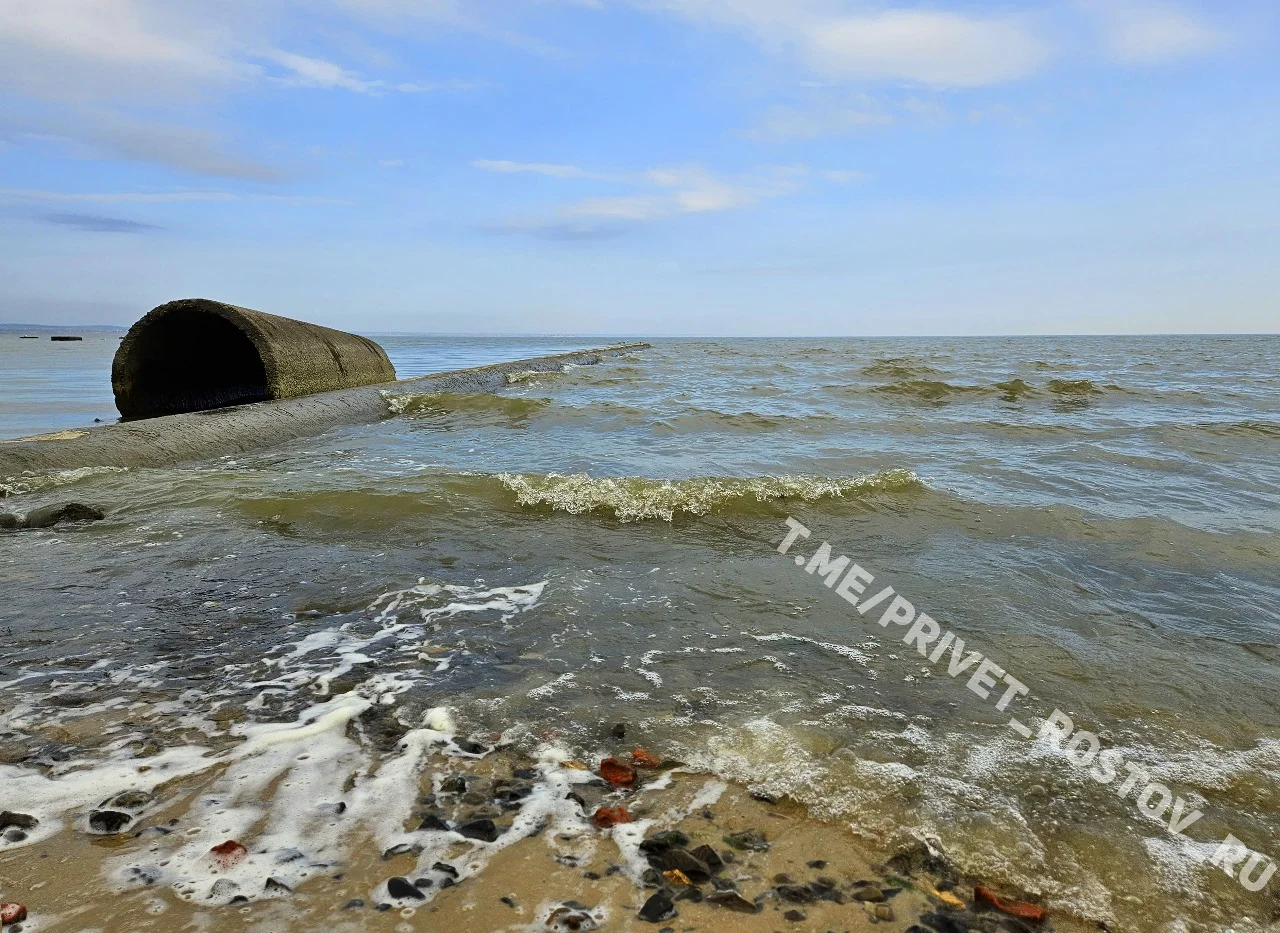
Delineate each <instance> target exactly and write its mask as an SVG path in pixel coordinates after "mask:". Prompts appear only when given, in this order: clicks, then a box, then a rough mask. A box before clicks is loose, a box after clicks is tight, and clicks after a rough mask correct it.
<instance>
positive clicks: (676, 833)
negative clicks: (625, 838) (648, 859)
mask: <svg viewBox="0 0 1280 933" xmlns="http://www.w3.org/2000/svg"><path fill="white" fill-rule="evenodd" d="M688 844H689V837H688V836H686V835H685V834H684V833H682V832H680V830H678V829H668V830H667V831H665V832H661V833H655V834H654V835H652V836H650V837H649V838H648V839H646V840H644V842H642V843H640V851H641V852H643V853H645V854H646V855H656V854H658V853H659V852H665V851H667V850H668V849H671V848H674V847H676V846H687V845H688Z"/></svg>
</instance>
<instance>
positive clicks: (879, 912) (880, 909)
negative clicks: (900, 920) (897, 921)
mask: <svg viewBox="0 0 1280 933" xmlns="http://www.w3.org/2000/svg"><path fill="white" fill-rule="evenodd" d="M875 917H876V919H877V920H892V919H894V914H893V908H892V907H890V906H889V905H888V904H876V909H875Z"/></svg>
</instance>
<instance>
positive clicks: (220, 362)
mask: <svg viewBox="0 0 1280 933" xmlns="http://www.w3.org/2000/svg"><path fill="white" fill-rule="evenodd" d="M395 378H396V371H395V369H394V368H393V367H392V365H391V361H390V360H389V359H387V354H386V353H385V352H384V351H383V349H382V347H380V346H378V345H377V344H376V343H374V342H373V341H372V340H369V339H367V338H365V337H357V336H355V335H353V334H347V333H343V332H342V331H340V330H331V329H329V328H328V327H320V326H319V325H317V324H307V323H305V322H303V321H295V320H292V319H291V318H286V317H277V316H276V315H274V314H264V313H263V312H261V311H253V310H251V309H249V308H238V307H236V306H235V305H229V304H223V303H222V302H220V301H209V300H208V299H205V298H185V299H182V300H180V301H171V302H169V303H168V304H163V305H160V307H158V308H156V309H154V310H153V311H151V312H150V313H149V314H147V315H146V316H144V317H143V318H142V319H141V320H139V321H138V322H137V323H136V324H134V325H133V327H131V328H129V333H128V334H127V335H126V336H125V338H124V340H123V341H122V342H121V344H120V349H119V350H118V351H117V352H116V357H115V362H114V363H113V364H112V367H111V385H112V388H113V389H114V390H115V395H116V407H117V408H118V409H120V414H121V415H123V416H124V418H125V419H126V420H131V419H135V418H155V417H158V416H161V415H175V414H181V413H184V412H192V411H207V410H208V409H212V408H226V407H229V406H232V405H244V404H247V403H250V402H266V401H273V400H280V399H287V398H297V397H299V396H303V395H314V394H316V393H318V392H330V391H333V390H335V389H351V388H355V387H357V386H367V385H377V384H379V383H385V382H391V381H392V380H394V379H395Z"/></svg>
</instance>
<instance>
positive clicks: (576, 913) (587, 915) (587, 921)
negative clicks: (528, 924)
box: [544, 901, 600, 933]
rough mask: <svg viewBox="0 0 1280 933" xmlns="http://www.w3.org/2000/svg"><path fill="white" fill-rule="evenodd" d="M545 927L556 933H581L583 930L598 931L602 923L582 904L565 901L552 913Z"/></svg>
mask: <svg viewBox="0 0 1280 933" xmlns="http://www.w3.org/2000/svg"><path fill="white" fill-rule="evenodd" d="M544 925H545V926H546V928H547V929H548V930H552V931H554V933H580V931H582V930H594V929H597V928H598V927H599V926H600V923H599V921H597V920H596V918H595V917H594V916H592V915H591V912H590V911H589V910H588V909H587V908H586V907H584V906H583V905H582V904H579V903H578V902H577V901H565V902H564V903H563V904H561V905H560V906H559V907H557V908H555V909H554V910H552V911H551V913H550V914H549V915H548V916H547V920H546V923H545V924H544Z"/></svg>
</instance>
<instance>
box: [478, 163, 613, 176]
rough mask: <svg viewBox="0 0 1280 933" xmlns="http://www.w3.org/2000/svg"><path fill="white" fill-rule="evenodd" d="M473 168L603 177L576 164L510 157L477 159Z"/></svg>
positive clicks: (493, 170) (507, 172) (505, 171)
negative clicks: (515, 159)
mask: <svg viewBox="0 0 1280 933" xmlns="http://www.w3.org/2000/svg"><path fill="white" fill-rule="evenodd" d="M471 167H472V168H478V169H482V170H483V171H486V172H499V173H501V174H504V175H518V174H529V175H549V176H551V177H552V178H601V177H603V176H601V175H598V174H597V173H595V172H588V171H587V170H586V169H583V168H579V167H578V166H576V165H558V164H554V163H551V162H512V161H510V160H509V159H476V160H475V161H473V162H472V163H471Z"/></svg>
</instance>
